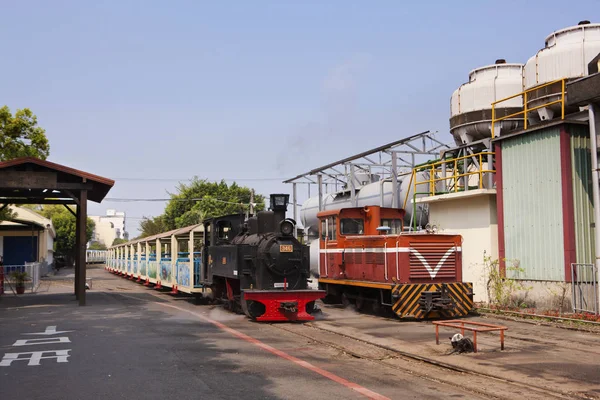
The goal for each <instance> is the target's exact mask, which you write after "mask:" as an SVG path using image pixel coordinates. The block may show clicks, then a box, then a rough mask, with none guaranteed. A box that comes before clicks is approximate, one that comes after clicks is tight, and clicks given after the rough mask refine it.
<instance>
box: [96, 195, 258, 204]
mask: <svg viewBox="0 0 600 400" xmlns="http://www.w3.org/2000/svg"><path fill="white" fill-rule="evenodd" d="M103 201H113V202H117V203H134V202H163V201H176V202H190V201H196V202H197V201H217V202H219V203H225V204H234V205H239V206H250V203H244V202H241V201H239V202H235V201H229V200H221V199H215V198H212V197H209V198H205V197H198V198H191V199H135V198H119V197H107V198H105V199H104V200H103Z"/></svg>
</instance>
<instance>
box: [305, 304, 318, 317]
mask: <svg viewBox="0 0 600 400" xmlns="http://www.w3.org/2000/svg"><path fill="white" fill-rule="evenodd" d="M316 311H317V310H316V309H315V302H314V301H309V302H308V303H306V312H307V313H308V314H314V313H315V312H316Z"/></svg>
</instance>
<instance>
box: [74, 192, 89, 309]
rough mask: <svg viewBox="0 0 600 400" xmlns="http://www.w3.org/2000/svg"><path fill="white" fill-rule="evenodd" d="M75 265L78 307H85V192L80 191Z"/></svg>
mask: <svg viewBox="0 0 600 400" xmlns="http://www.w3.org/2000/svg"><path fill="white" fill-rule="evenodd" d="M76 224H77V229H76V235H77V236H76V242H77V265H76V267H75V268H76V270H78V276H77V277H76V278H75V284H76V285H77V292H78V299H79V305H80V306H85V275H86V270H85V248H86V242H87V240H86V239H87V235H86V229H87V190H82V191H81V192H80V194H79V205H78V206H77V221H76Z"/></svg>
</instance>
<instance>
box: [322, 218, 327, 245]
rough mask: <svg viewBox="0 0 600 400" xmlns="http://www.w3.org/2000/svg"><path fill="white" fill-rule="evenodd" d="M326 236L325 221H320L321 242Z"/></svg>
mask: <svg viewBox="0 0 600 400" xmlns="http://www.w3.org/2000/svg"><path fill="white" fill-rule="evenodd" d="M326 235H327V221H326V220H324V219H322V220H321V240H325V236H326Z"/></svg>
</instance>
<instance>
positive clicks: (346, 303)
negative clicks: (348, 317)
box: [342, 293, 352, 308]
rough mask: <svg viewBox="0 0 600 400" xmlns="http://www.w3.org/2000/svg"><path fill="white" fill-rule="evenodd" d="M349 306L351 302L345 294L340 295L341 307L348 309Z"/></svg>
mask: <svg viewBox="0 0 600 400" xmlns="http://www.w3.org/2000/svg"><path fill="white" fill-rule="evenodd" d="M351 304H352V302H351V301H350V298H349V297H348V295H347V294H346V293H342V306H343V307H344V308H348V307H350V305H351Z"/></svg>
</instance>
